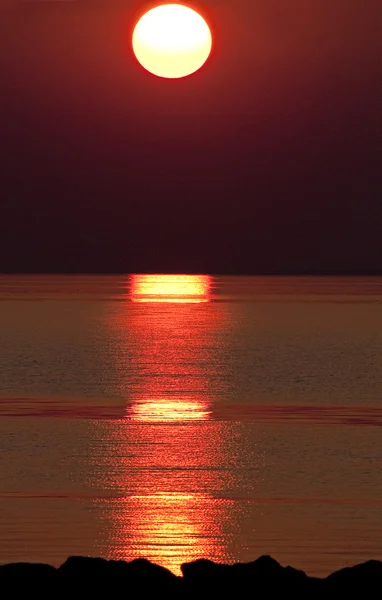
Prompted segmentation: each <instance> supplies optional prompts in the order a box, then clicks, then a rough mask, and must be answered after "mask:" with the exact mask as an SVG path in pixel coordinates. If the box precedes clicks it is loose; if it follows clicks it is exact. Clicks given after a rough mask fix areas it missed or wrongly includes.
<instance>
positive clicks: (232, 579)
mask: <svg viewBox="0 0 382 600" xmlns="http://www.w3.org/2000/svg"><path fill="white" fill-rule="evenodd" d="M181 570H182V573H183V578H184V581H185V583H186V584H187V585H188V586H191V587H192V588H194V589H195V588H198V587H201V586H203V585H204V584H206V583H213V585H214V586H219V587H224V586H226V585H229V584H234V585H235V586H238V587H239V586H241V585H242V584H243V585H245V586H248V585H254V586H257V587H258V586H261V587H262V588H264V589H267V590H268V591H274V590H278V589H285V587H286V586H287V587H288V589H298V590H307V589H310V590H311V589H313V587H318V586H319V585H320V580H319V579H315V578H311V577H308V576H307V575H306V574H305V573H304V572H303V571H299V570H297V569H294V568H292V567H282V566H281V565H280V564H279V563H278V562H277V561H276V560H275V559H273V558H272V557H270V556H261V557H260V558H258V559H257V560H255V561H253V562H250V563H236V564H233V565H225V564H218V563H214V562H212V561H209V560H204V559H201V560H197V561H194V562H190V563H185V564H183V565H182V566H181Z"/></svg>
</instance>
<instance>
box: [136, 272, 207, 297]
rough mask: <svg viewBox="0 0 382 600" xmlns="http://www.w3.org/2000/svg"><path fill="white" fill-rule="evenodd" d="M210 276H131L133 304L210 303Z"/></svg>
mask: <svg viewBox="0 0 382 600" xmlns="http://www.w3.org/2000/svg"><path fill="white" fill-rule="evenodd" d="M210 279H211V278H210V276H209V275H131V276H130V280H129V289H130V297H131V299H132V300H133V302H182V303H185V302H188V303H189V302H193V303H200V302H208V301H209V293H210Z"/></svg>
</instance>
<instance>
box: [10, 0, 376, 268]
mask: <svg viewBox="0 0 382 600" xmlns="http://www.w3.org/2000/svg"><path fill="white" fill-rule="evenodd" d="M185 4H187V5H188V6H190V7H192V8H195V9H196V10H198V11H199V12H200V13H201V14H202V15H203V16H204V18H205V19H206V20H207V22H208V23H209V25H210V27H211V30H212V34H213V40H214V47H213V52H212V55H211V57H210V59H209V60H208V61H207V63H206V64H205V66H204V67H203V68H202V69H201V70H200V71H199V72H197V73H196V74H194V75H191V76H190V77H188V78H185V79H181V80H163V79H160V78H156V77H155V76H153V75H151V74H149V73H148V72H146V71H145V70H144V69H143V68H142V67H141V66H140V65H139V64H138V63H137V61H136V60H135V59H134V57H133V55H132V51H131V35H132V31H133V27H134V25H135V23H136V21H137V19H138V18H139V17H140V16H141V15H142V14H143V12H145V10H148V9H149V8H151V7H152V6H153V3H149V2H146V1H145V0H143V1H141V2H139V1H137V0H124V1H123V0H66V1H65V0H61V1H55V2H53V1H40V2H34V1H24V2H16V1H13V2H12V0H0V141H1V144H0V154H1V156H0V159H1V160H0V165H1V166H0V173H1V185H0V272H33V271H35V272H62V271H67V272H71V271H78V272H140V271H143V272H150V271H151V272H155V271H161V272H166V271H168V272H172V271H173V272H213V273H219V272H220V273H257V272H260V273H264V272H281V273H284V272H285V273H287V272H301V271H302V272H305V271H313V272H315V271H329V272H336V271H337V272H338V271H361V272H368V271H373V270H380V271H382V233H381V232H382V202H381V200H382V197H381V192H382V185H381V183H382V180H381V156H382V147H381V138H382V136H381V131H382V119H381V114H382V113H381V106H382V86H381V62H382V41H381V39H382V38H381V23H382V3H381V0H363V1H362V0H291V1H290V2H286V1H284V0H257V1H255V0H205V1H203V2H201V1H198V2H186V3H185Z"/></svg>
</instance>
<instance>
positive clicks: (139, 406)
mask: <svg viewBox="0 0 382 600" xmlns="http://www.w3.org/2000/svg"><path fill="white" fill-rule="evenodd" d="M210 414H211V410H209V409H208V402H206V401H205V400H204V401H203V400H197V399H194V400H187V399H185V398H179V399H178V400H172V399H169V398H158V399H149V400H146V399H142V400H140V401H139V402H136V403H134V404H133V405H132V406H131V408H130V411H129V416H130V418H131V419H132V420H133V421H143V422H145V421H146V422H168V423H171V422H173V421H176V422H179V421H204V420H206V419H208V418H209V416H210Z"/></svg>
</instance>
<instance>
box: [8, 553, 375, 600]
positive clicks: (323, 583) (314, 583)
mask: <svg viewBox="0 0 382 600" xmlns="http://www.w3.org/2000/svg"><path fill="white" fill-rule="evenodd" d="M181 571H182V576H176V575H174V574H173V573H172V572H171V571H169V570H168V569H166V568H164V567H161V566H159V565H156V564H153V563H151V562H150V561H148V560H146V559H136V560H133V561H131V562H124V561H115V560H105V559H103V558H88V557H82V556H72V557H69V558H68V559H67V560H66V561H65V562H64V563H63V564H62V565H61V566H60V567H58V568H56V567H53V566H51V565H48V564H38V563H9V564H5V565H0V582H1V583H6V582H8V583H11V584H12V585H13V586H17V585H19V586H22V585H25V584H28V585H31V586H32V587H35V586H36V585H37V586H38V589H39V590H41V588H43V587H44V584H48V585H51V584H53V585H54V584H56V585H57V584H63V585H65V582H69V583H70V582H71V581H72V582H73V581H76V582H78V581H80V582H81V583H83V584H86V586H87V589H89V587H91V588H92V589H99V588H100V587H102V584H107V589H108V590H109V591H112V590H113V589H115V591H117V590H120V586H121V585H127V586H132V587H133V588H134V589H137V587H136V586H138V587H139V590H140V591H144V590H145V589H150V590H155V592H157V593H160V592H161V591H163V590H166V591H168V590H174V591H179V592H182V591H183V592H185V591H191V592H195V593H199V592H200V593H201V592H203V590H206V589H209V590H212V589H213V590H214V591H218V592H219V593H222V594H224V591H225V590H226V589H227V588H230V587H231V586H232V588H234V589H235V590H238V591H240V590H242V591H244V590H245V593H246V595H247V592H249V594H250V595H252V594H253V595H258V593H259V592H260V593H261V594H262V595H263V594H265V593H266V594H268V593H272V592H280V591H282V592H283V593H288V592H290V593H294V594H295V593H299V592H304V593H306V592H310V593H315V592H320V593H329V592H336V593H337V592H346V593H353V592H357V593H362V594H363V596H364V597H365V595H366V596H367V597H369V595H370V597H371V595H373V597H374V595H375V593H377V595H378V593H379V594H380V593H381V588H380V585H381V584H382V562H381V561H377V560H370V561H367V562H364V563H362V564H359V565H355V566H353V567H348V568H344V569H341V570H339V571H336V572H334V573H332V574H331V575H329V576H328V577H325V578H323V579H320V578H316V577H309V576H308V575H306V574H305V573H304V572H303V571H299V570H297V569H294V568H293V567H289V566H287V567H283V566H281V565H280V564H279V563H278V562H277V561H276V560H274V559H273V558H271V557H270V556H261V557H260V558H258V559H257V560H255V561H253V562H250V563H236V564H233V565H224V564H218V563H214V562H212V561H209V560H204V559H201V560H197V561H194V562H189V563H184V564H183V565H182V566H181ZM35 589H36V588H35ZM130 589H131V588H130Z"/></svg>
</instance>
